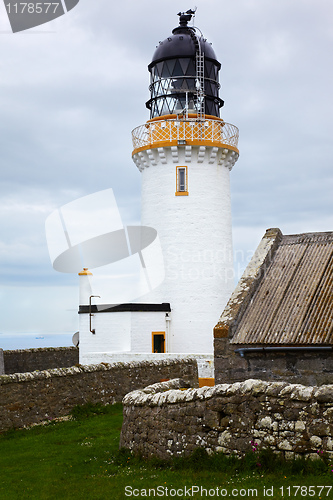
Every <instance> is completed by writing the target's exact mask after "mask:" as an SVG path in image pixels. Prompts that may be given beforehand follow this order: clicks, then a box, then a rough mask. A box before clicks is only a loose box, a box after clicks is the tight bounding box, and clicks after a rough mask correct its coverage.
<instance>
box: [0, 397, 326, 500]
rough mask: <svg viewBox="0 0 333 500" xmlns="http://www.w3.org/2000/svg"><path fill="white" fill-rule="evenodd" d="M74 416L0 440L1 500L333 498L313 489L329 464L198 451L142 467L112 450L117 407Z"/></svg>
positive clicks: (139, 461)
mask: <svg viewBox="0 0 333 500" xmlns="http://www.w3.org/2000/svg"><path fill="white" fill-rule="evenodd" d="M73 416H75V419H73V420H70V421H64V422H57V423H49V424H48V425H44V426H35V427H32V428H30V429H22V430H12V431H10V432H7V433H4V434H2V435H0V499H1V500H7V499H8V500H11V499H20V500H21V499H29V500H32V499H57V500H58V499H82V500H89V499H94V500H95V499H96V500H97V499H103V500H104V499H110V500H113V499H123V498H124V499H125V498H145V496H144V493H146V494H147V495H146V498H147V497H148V493H149V491H148V490H149V488H150V489H151V490H153V489H155V493H156V496H155V498H165V499H169V498H184V499H185V498H213V496H212V495H210V496H209V491H208V490H209V489H210V490H212V489H215V498H222V497H223V496H222V494H221V489H222V492H223V494H224V495H225V494H227V495H229V494H230V495H231V496H230V497H231V498H232V497H233V496H232V491H234V492H238V493H239V494H238V498H254V497H255V496H254V493H255V491H253V492H251V491H250V492H247V490H248V489H250V490H251V489H253V490H254V489H255V490H256V491H257V496H256V498H303V499H304V498H316V499H318V498H333V488H332V490H331V492H330V494H329V496H327V492H328V489H324V490H322V491H321V495H319V493H320V489H319V488H318V487H319V486H330V485H332V484H333V472H332V469H333V465H331V464H330V463H329V461H328V460H325V458H324V457H323V458H321V459H320V460H316V461H306V460H295V461H292V462H287V463H286V462H284V461H283V460H281V459H280V458H279V457H277V456H275V455H273V454H272V453H269V452H268V451H264V452H262V453H261V454H258V453H251V454H249V455H247V456H246V458H245V459H243V460H238V459H237V458H234V457H230V458H227V457H225V456H223V455H222V454H216V455H212V456H208V455H207V454H206V453H205V451H204V450H197V451H196V452H195V453H194V454H193V455H192V456H191V457H189V458H187V459H182V458H177V459H174V460H172V461H170V462H168V463H166V462H162V461H160V460H156V459H155V460H151V461H145V460H142V459H140V458H139V457H134V456H132V455H131V454H130V453H129V452H128V451H126V450H120V451H119V450H118V443H119V434H120V429H121V423H122V407H121V405H114V406H106V407H103V406H100V405H85V406H84V407H77V408H75V409H74V411H73ZM126 486H127V487H128V490H127V493H128V496H126V495H125V487H126ZM282 486H283V487H284V497H282V496H281V493H282V491H281V490H280V488H281V487H282ZM294 486H303V487H307V488H308V487H309V486H314V487H315V488H314V489H313V490H309V489H308V490H305V489H303V491H302V494H301V490H300V491H299V494H297V495H295V493H296V489H295V488H293V487H294ZM157 487H160V490H159V492H160V496H157V492H158V490H157ZM161 487H163V489H162V488H161ZM185 487H186V488H187V492H186V493H187V494H185ZM191 487H199V488H200V487H202V488H206V489H207V494H208V496H207V497H205V492H203V495H202V496H201V495H200V494H194V495H193V496H192V493H191V492H192V491H193V490H190V488H191ZM217 487H218V488H219V496H218V497H217V495H216V488H217ZM272 487H273V488H274V489H273V496H268V495H267V494H266V495H264V491H265V490H264V488H266V492H267V488H272ZM288 487H290V490H288V489H287V488H288ZM166 488H168V493H167V492H166ZM173 488H175V489H177V490H182V491H179V495H178V496H173V492H172V491H171V494H170V489H171V490H172V489H173ZM270 492H271V490H268V493H270ZM313 492H314V493H315V495H313ZM130 493H132V496H129V495H130ZM134 493H135V494H137V495H136V496H134ZM162 493H163V496H162V495H161V494H162ZM211 493H212V492H211ZM244 493H245V495H244ZM304 493H309V494H304ZM234 497H235V496H234ZM150 498H153V491H151V495H150ZM235 498H236V497H235Z"/></svg>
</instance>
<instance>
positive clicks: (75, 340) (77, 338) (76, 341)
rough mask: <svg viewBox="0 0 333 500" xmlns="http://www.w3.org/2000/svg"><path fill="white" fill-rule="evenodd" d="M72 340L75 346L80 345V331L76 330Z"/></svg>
mask: <svg viewBox="0 0 333 500" xmlns="http://www.w3.org/2000/svg"><path fill="white" fill-rule="evenodd" d="M72 342H73V345H74V346H75V347H79V343H80V333H79V332H75V333H74V335H73V337H72Z"/></svg>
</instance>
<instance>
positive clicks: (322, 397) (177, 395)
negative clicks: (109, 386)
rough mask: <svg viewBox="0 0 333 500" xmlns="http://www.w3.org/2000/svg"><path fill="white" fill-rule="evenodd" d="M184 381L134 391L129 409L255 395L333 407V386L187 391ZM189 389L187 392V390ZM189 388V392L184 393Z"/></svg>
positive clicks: (253, 383) (244, 385)
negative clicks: (316, 402) (329, 403)
mask: <svg viewBox="0 0 333 500" xmlns="http://www.w3.org/2000/svg"><path fill="white" fill-rule="evenodd" d="M186 387H188V386H187V385H184V381H183V380H182V379H173V380H169V381H166V382H161V383H157V384H152V385H150V386H148V387H145V388H144V389H141V390H136V391H132V392H130V393H129V394H126V396H125V397H124V399H123V404H124V405H126V406H129V405H130V406H146V405H147V406H162V405H163V404H177V403H182V402H190V401H198V400H199V401H203V400H208V399H211V398H213V397H216V396H233V395H236V394H237V395H244V394H251V395H252V396H260V395H265V396H274V397H279V396H280V397H285V396H288V398H289V399H290V400H295V401H309V400H310V399H311V398H312V397H313V398H314V399H316V400H317V401H318V402H321V403H327V402H331V403H332V407H333V385H323V386H320V387H317V386H313V387H312V386H304V385H301V384H288V383H287V382H266V381H264V380H257V379H249V380H246V381H245V382H236V383H234V384H220V385H215V386H214V387H201V388H199V389H198V388H186ZM185 388H186V389H185ZM184 389H185V390H184Z"/></svg>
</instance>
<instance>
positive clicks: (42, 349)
mask: <svg viewBox="0 0 333 500" xmlns="http://www.w3.org/2000/svg"><path fill="white" fill-rule="evenodd" d="M52 351H54V352H61V351H77V347H75V346H65V347H30V348H29V349H4V351H3V352H4V354H6V353H16V352H20V353H21V352H22V353H28V352H52Z"/></svg>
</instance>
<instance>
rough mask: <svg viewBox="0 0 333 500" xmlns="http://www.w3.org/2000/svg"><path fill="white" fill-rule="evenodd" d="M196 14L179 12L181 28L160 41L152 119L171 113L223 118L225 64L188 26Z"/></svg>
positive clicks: (153, 66) (153, 80) (153, 70)
mask: <svg viewBox="0 0 333 500" xmlns="http://www.w3.org/2000/svg"><path fill="white" fill-rule="evenodd" d="M193 14H194V12H193V11H192V10H189V11H187V12H186V13H181V12H180V13H179V14H178V15H179V17H180V19H179V26H178V27H177V28H175V29H174V30H173V31H172V35H171V36H169V37H168V38H166V39H165V40H164V41H163V42H160V43H159V45H158V47H157V48H156V50H155V52H154V55H153V59H152V62H151V63H150V64H149V66H148V70H149V72H150V74H151V84H150V87H149V89H150V94H151V95H150V99H149V101H148V102H147V103H146V106H147V108H148V109H150V118H156V117H158V116H163V115H169V114H186V115H188V114H191V113H194V114H196V115H198V116H200V115H202V114H207V115H212V116H217V117H219V115H220V113H219V110H220V108H221V107H222V106H223V101H222V99H220V97H219V88H220V85H219V83H218V79H219V76H218V72H219V70H220V68H221V64H220V63H219V62H218V60H217V59H216V55H215V52H214V50H213V48H212V46H211V44H210V43H209V42H207V40H206V39H204V38H203V37H202V36H200V37H199V36H198V35H197V33H196V29H195V28H192V27H190V26H188V22H189V21H190V20H191V17H192V15H193Z"/></svg>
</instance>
